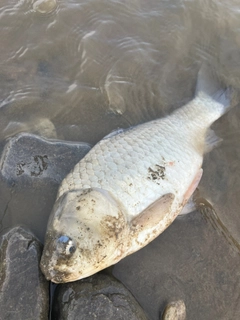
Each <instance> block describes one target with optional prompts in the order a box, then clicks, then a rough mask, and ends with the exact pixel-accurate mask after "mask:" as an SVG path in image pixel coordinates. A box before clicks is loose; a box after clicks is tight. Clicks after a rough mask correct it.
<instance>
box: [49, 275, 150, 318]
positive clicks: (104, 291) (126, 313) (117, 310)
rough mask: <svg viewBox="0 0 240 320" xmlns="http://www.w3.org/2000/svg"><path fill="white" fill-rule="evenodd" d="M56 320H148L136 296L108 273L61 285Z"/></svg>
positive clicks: (55, 310)
mask: <svg viewBox="0 0 240 320" xmlns="http://www.w3.org/2000/svg"><path fill="white" fill-rule="evenodd" d="M52 319H53V320H63V319H68V320H73V319H78V320H93V319H94V320H95V319H98V320H112V319H114V320H126V319H131V320H147V317H146V315H145V314H144V312H143V310H142V308H141V307H140V306H139V304H138V303H137V302H136V300H135V299H134V297H133V296H132V294H131V293H130V292H129V291H128V290H127V289H126V288H125V287H124V286H123V285H122V284H121V283H120V282H119V281H117V280H116V279H115V278H113V277H112V276H110V275H106V274H104V273H99V274H96V275H94V276H92V277H89V278H86V279H83V280H80V281H76V282H72V283H67V284H63V285H58V287H57V289H56V292H55V296H54V302H53V313H52Z"/></svg>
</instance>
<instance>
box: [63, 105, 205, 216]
mask: <svg viewBox="0 0 240 320" xmlns="http://www.w3.org/2000/svg"><path fill="white" fill-rule="evenodd" d="M178 113H182V112H181V111H180V110H179V111H177V112H176V113H175V119H177V118H179V116H180V115H179V116H178ZM189 126H190V124H189V125H188V126H186V128H188V127H189ZM176 127H179V124H178V123H175V121H174V119H173V117H172V116H170V117H168V118H164V119H159V120H157V121H156V120H154V121H152V122H149V123H147V125H146V124H145V125H142V126H137V127H135V128H133V129H131V130H127V131H126V132H122V133H120V134H118V135H115V136H112V137H110V138H107V139H103V140H102V141H100V143H98V144H97V145H96V146H95V147H93V149H92V150H90V152H89V153H88V154H87V155H86V156H85V157H84V159H82V160H81V161H80V162H79V163H78V164H77V165H76V166H75V168H74V169H73V171H72V172H71V173H70V174H69V175H68V176H67V177H66V178H65V179H64V180H63V182H62V185H61V188H60V190H59V194H58V197H60V196H61V195H62V194H63V193H64V192H66V191H69V190H73V189H86V188H101V189H104V190H107V191H109V192H111V193H112V194H113V195H114V197H115V198H116V199H118V200H120V201H121V203H122V205H123V206H124V207H125V208H126V210H127V212H128V214H129V215H130V216H131V217H134V216H136V215H138V214H139V213H140V212H141V211H142V210H144V209H145V208H146V207H148V206H149V205H150V204H151V203H152V202H153V201H155V200H156V199H157V198H159V197H161V196H162V195H164V194H166V193H176V191H178V198H179V199H180V200H179V199H176V206H177V205H178V204H179V202H180V201H182V197H183V195H184V193H185V191H186V188H185V183H186V184H190V183H191V180H192V179H193V177H194V176H193V175H192V174H190V172H189V171H187V170H183V168H184V167H187V166H190V162H191V159H192V157H195V158H196V161H195V162H196V163H195V165H194V170H192V171H196V170H197V168H199V167H200V166H201V162H202V159H201V158H200V157H198V154H196V155H194V153H196V151H195V150H194V149H192V147H191V141H190V142H189V140H190V139H186V138H185V139H184V141H183V139H182V138H183V137H184V136H185V137H186V134H187V132H184V131H185V130H184V128H181V130H182V134H178V135H177V136H176V135H174V138H173V137H171V131H174V132H176ZM192 127H193V128H192ZM191 128H192V131H193V130H194V128H196V131H197V132H198V131H199V128H198V127H197V126H195V123H194V122H191ZM188 130H189V129H187V131H188ZM202 139H203V140H204V137H202ZM126 146H128V147H129V148H127V147H126ZM186 150H188V152H186ZM96 155H97V156H96ZM93 158H94V163H93V162H92V159H93ZM198 158H199V159H198ZM118 159H123V160H124V161H120V163H119V162H118ZM163 159H164V160H163ZM168 162H170V163H172V162H174V164H173V165H168V164H167V163H168ZM155 165H160V166H163V167H164V168H165V171H166V173H165V177H164V179H158V183H156V181H154V180H150V179H149V174H148V169H149V168H151V167H153V168H154V166H155ZM190 167H192V166H190ZM103 177H104V179H103ZM127 180H129V181H127ZM130 181H132V182H130ZM183 181H185V183H184V184H183ZM131 183H132V185H131V186H130V184H131ZM182 186H184V187H182ZM139 199H141V202H139Z"/></svg>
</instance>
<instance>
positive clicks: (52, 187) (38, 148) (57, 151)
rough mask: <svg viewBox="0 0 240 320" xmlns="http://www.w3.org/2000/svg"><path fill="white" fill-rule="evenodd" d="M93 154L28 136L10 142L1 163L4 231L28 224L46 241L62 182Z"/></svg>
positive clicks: (0, 216) (85, 146)
mask: <svg viewBox="0 0 240 320" xmlns="http://www.w3.org/2000/svg"><path fill="white" fill-rule="evenodd" d="M89 150H90V146H89V144H86V143H81V142H79V143H71V142H63V141H57V140H47V139H43V138H41V137H39V136H36V135H32V134H27V133H22V134H19V135H17V136H15V137H13V138H12V139H10V140H9V141H8V142H7V143H6V145H5V147H4V150H3V152H2V156H1V159H0V168H1V173H0V187H1V194H0V201H1V204H2V211H1V214H0V231H1V230H2V229H3V228H5V227H11V226H13V225H16V224H24V225H27V226H28V227H29V228H30V229H31V230H32V231H33V232H34V233H35V234H36V235H37V237H38V238H39V239H40V240H41V241H42V240H43V237H44V233H45V229H46V224H47V220H48V217H49V214H50V212H51V209H52V206H53V203H54V201H55V198H56V193H57V190H58V186H59V184H60V182H61V181H62V179H63V178H64V177H65V176H66V175H67V173H68V172H69V171H70V170H71V169H72V168H73V167H74V165H75V164H76V163H77V162H78V161H79V160H80V159H81V158H82V157H83V156H84V155H85V154H86V153H87V152H88V151H89Z"/></svg>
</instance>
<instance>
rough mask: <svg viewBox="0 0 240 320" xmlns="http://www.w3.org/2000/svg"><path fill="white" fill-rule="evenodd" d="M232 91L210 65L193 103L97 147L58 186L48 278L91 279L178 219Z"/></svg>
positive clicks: (47, 251) (46, 257)
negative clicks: (212, 126) (224, 87)
mask: <svg viewBox="0 0 240 320" xmlns="http://www.w3.org/2000/svg"><path fill="white" fill-rule="evenodd" d="M230 91H231V90H230V89H222V86H221V85H220V84H219V81H218V80H217V78H216V77H214V75H213V74H212V73H211V72H210V71H209V67H208V66H207V65H203V66H202V68H201V69H200V71H199V75H198V81H197V89H196V97H195V98H194V100H192V101H191V102H189V103H188V104H186V105H185V106H183V107H182V108H179V109H178V110H176V111H175V112H173V113H172V114H171V115H169V116H167V117H165V118H161V119H157V120H154V121H150V122H147V123H145V124H141V125H138V126H136V127H133V128H131V129H128V130H126V131H122V132H120V133H118V134H110V135H109V136H107V137H106V138H105V139H103V140H101V141H100V142H99V143H98V144H96V145H95V146H94V147H93V148H92V149H91V150H90V152H89V153H88V154H87V155H86V156H85V157H84V158H83V159H82V160H81V161H80V162H79V163H78V164H77V165H76V166H75V167H74V169H73V170H72V172H71V173H69V174H68V176H67V177H66V178H65V179H64V180H63V182H62V184H61V186H60V188H59V191H58V195H57V199H56V202H55V205H54V208H53V210H52V213H51V215H50V218H49V222H48V226H47V232H46V237H45V245H44V250H43V255H42V259H41V269H42V271H43V273H44V274H45V276H46V278H47V279H49V280H51V281H53V282H56V283H61V282H70V281H75V280H78V279H82V278H85V277H88V276H90V275H92V274H94V273H96V272H98V271H100V270H102V269H104V268H106V267H108V266H110V265H113V264H115V263H116V262H118V261H120V260H121V259H122V258H124V257H126V256H127V255H129V254H131V253H133V252H135V251H137V250H139V249H141V248H142V247H144V246H146V245H147V244H148V243H149V242H150V241H152V240H153V239H154V238H156V237H157V236H158V235H159V234H160V233H161V232H163V231H164V230H165V229H166V228H167V227H168V226H169V225H170V224H171V223H172V222H173V221H174V219H175V218H176V217H177V215H178V214H179V213H180V212H181V210H182V209H183V207H184V206H185V204H186V203H187V201H188V199H189V198H190V196H191V195H192V193H193V192H194V190H195V189H196V187H197V185H198V183H199V181H200V179H201V176H202V169H201V166H202V161H203V154H204V152H205V150H206V139H207V136H208V135H209V134H208V132H211V131H209V127H210V126H211V124H212V123H213V122H214V121H215V120H217V119H218V118H219V117H220V116H222V115H223V114H224V113H225V112H226V111H227V110H228V109H229V107H230ZM207 140H209V139H207ZM210 140H211V139H210Z"/></svg>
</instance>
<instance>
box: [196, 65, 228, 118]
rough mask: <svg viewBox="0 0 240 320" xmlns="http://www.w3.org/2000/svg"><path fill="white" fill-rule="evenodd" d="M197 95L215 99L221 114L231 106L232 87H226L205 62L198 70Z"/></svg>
mask: <svg viewBox="0 0 240 320" xmlns="http://www.w3.org/2000/svg"><path fill="white" fill-rule="evenodd" d="M195 95H196V97H201V98H210V99H211V100H214V102H215V103H216V105H218V108H219V109H221V110H219V111H220V113H221V114H224V113H225V112H226V111H227V110H228V109H229V108H230V107H231V88H226V87H225V86H224V84H223V83H222V82H221V81H220V80H219V78H218V77H217V75H216V74H214V73H213V70H212V69H211V68H210V66H209V65H208V64H207V63H206V62H204V63H203V64H202V66H201V68H200V70H199V72H198V78H197V86H196V93H195Z"/></svg>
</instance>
